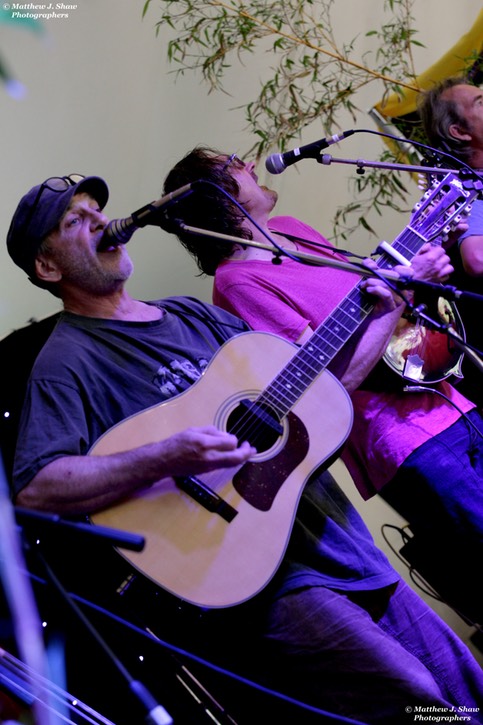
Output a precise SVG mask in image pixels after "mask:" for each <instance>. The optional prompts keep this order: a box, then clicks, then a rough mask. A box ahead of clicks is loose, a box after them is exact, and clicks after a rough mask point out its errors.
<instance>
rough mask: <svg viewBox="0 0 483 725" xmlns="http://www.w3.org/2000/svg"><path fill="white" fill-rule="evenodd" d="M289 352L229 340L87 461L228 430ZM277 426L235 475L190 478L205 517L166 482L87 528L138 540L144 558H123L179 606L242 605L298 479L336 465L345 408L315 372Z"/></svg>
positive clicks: (265, 572) (266, 337) (267, 566)
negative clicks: (206, 499) (198, 487)
mask: <svg viewBox="0 0 483 725" xmlns="http://www.w3.org/2000/svg"><path fill="white" fill-rule="evenodd" d="M296 350H297V348H295V347H294V346H293V345H292V344H291V343H289V342H287V341H285V340H283V339H282V338H279V337H277V336H275V335H271V334H269V333H262V332H248V333H243V334H241V335H238V336H236V337H234V338H232V339H231V340H229V341H228V342H226V343H225V344H224V345H223V346H222V347H221V348H220V349H219V350H218V352H217V353H216V354H215V356H214V357H213V359H212V360H211V362H210V364H209V366H208V368H207V369H206V370H205V372H204V374H203V376H202V377H201V378H200V379H199V380H198V381H197V382H196V383H195V384H194V385H193V386H192V387H191V388H190V389H189V390H187V391H185V392H184V393H182V394H180V395H178V396H176V397H174V398H172V399H171V400H169V401H166V402H164V403H161V404H159V405H156V406H154V407H151V408H148V409H147V410H145V411H143V412H141V413H139V414H137V415H134V416H132V417H130V418H128V419H126V420H124V421H122V422H121V423H119V424H118V425H116V426H114V427H113V428H111V429H110V430H109V431H107V432H106V433H105V434H104V435H103V436H102V437H101V438H100V439H99V440H98V441H97V443H96V444H95V445H94V446H93V448H92V449H91V451H90V455H106V454H111V453H115V452H119V451H125V450H128V449H131V448H135V447H137V446H140V445H143V444H146V443H150V442H154V441H157V440H159V439H163V438H167V437H169V436H171V435H173V434H175V433H177V432H180V431H182V430H185V429H186V428H187V427H189V426H205V425H211V424H213V425H215V426H217V427H218V428H220V429H222V430H228V429H229V430H231V428H230V426H229V419H230V416H231V415H233V411H235V410H237V408H238V406H239V405H240V402H241V401H242V400H246V399H250V400H254V399H255V398H257V396H258V395H259V393H260V391H262V390H263V389H264V388H265V387H266V386H267V385H268V384H269V383H270V382H271V380H272V379H273V378H274V377H275V376H276V375H277V374H278V373H279V371H280V370H281V369H282V368H283V366H284V365H286V364H287V363H288V362H289V361H290V360H291V358H292V357H293V355H294V353H295V352H296ZM324 411H325V414H324ZM280 423H281V432H280V431H279V432H278V433H277V434H276V435H275V440H273V441H272V442H271V443H270V444H269V447H268V448H267V449H266V450H262V451H260V450H259V449H257V450H258V451H259V452H258V453H257V454H256V456H254V458H252V459H251V461H249V462H248V463H247V464H245V465H244V466H243V467H241V468H240V469H231V470H227V469H225V470H219V471H213V472H210V473H209V474H203V475H202V476H197V477H195V479H196V481H201V482H202V483H203V485H204V486H208V487H209V490H210V491H211V492H214V493H215V494H216V496H217V497H219V498H220V499H221V501H222V502H223V504H222V506H221V508H220V510H218V511H211V510H209V508H207V507H206V506H205V505H204V503H203V500H201V502H200V500H198V499H197V498H196V496H193V495H191V494H190V493H189V492H186V490H185V488H184V487H183V486H180V482H179V481H178V480H176V481H175V480H174V479H171V478H167V479H163V480H161V481H158V482H157V483H156V484H154V485H153V486H151V487H150V488H147V489H145V490H143V491H141V492H140V493H139V494H138V495H137V496H134V497H132V498H130V499H128V500H124V501H121V502H120V503H119V504H117V505H115V506H113V507H110V508H109V509H106V510H104V511H100V512H97V513H96V514H94V515H93V516H92V521H93V522H94V523H95V524H101V525H103V526H111V527H115V528H119V529H123V530H126V531H130V532H134V533H141V534H143V535H144V537H145V539H146V545H145V547H144V549H143V551H141V552H139V553H136V552H121V553H122V555H123V556H124V557H125V558H127V559H128V560H129V561H130V562H131V563H132V564H133V565H134V566H135V567H136V568H137V569H139V570H140V571H141V572H142V573H143V574H145V575H146V576H148V577H149V578H150V579H152V580H153V581H154V582H156V583H157V584H159V585H160V586H161V587H163V588H164V589H166V590H168V591H169V592H171V593H172V594H174V595H176V596H177V597H179V598H181V599H184V600H186V601H188V602H191V603H192V604H195V605H198V606H201V607H229V606H232V605H235V604H239V603H241V602H243V601H245V600H247V599H249V598H251V597H252V596H254V595H255V594H256V593H258V592H259V591H261V590H262V589H263V588H264V587H265V585H266V584H267V583H268V581H269V580H270V579H271V578H272V576H273V575H274V573H275V572H276V570H277V568H278V566H279V564H280V562H281V559H282V557H283V555H284V552H285V549H286V547H287V544H288V540H289V537H290V533H291V530H292V526H293V522H294V518H295V514H296V510H297V505H298V501H299V499H300V496H301V494H302V491H303V489H304V486H305V484H306V482H307V479H308V478H309V476H310V475H311V474H312V473H313V472H314V471H315V470H316V469H317V468H318V467H319V466H320V465H321V463H323V462H325V461H328V460H330V459H332V458H333V457H335V455H336V453H337V451H338V450H339V448H340V447H341V445H342V444H343V442H344V441H345V439H346V438H347V436H348V434H349V431H350V428H351V426H352V404H351V401H350V398H349V396H348V394H347V392H346V391H345V389H344V388H343V387H342V385H341V384H340V383H339V382H338V381H337V380H336V378H334V377H333V376H332V375H331V374H330V373H329V372H327V371H324V372H323V373H322V374H320V375H319V376H318V377H317V378H316V380H315V382H313V383H312V384H311V387H310V393H309V394H303V395H302V396H301V397H300V399H299V400H298V402H297V403H296V404H295V406H294V407H293V409H292V410H291V411H290V413H289V414H288V415H287V416H286V417H285V418H284V419H283V420H282V421H280ZM227 512H228V513H227Z"/></svg>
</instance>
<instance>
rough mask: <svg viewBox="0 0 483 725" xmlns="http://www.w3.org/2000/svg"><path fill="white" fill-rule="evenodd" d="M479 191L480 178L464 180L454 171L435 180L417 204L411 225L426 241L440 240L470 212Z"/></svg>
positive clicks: (439, 241) (444, 238)
mask: <svg viewBox="0 0 483 725" xmlns="http://www.w3.org/2000/svg"><path fill="white" fill-rule="evenodd" d="M479 191H480V189H479V183H478V182H472V183H470V182H468V181H465V182H463V181H462V180H461V179H460V178H459V177H458V176H456V174H453V173H448V174H446V175H445V176H444V178H443V179H440V180H434V181H433V182H432V184H431V186H430V188H429V189H428V190H427V191H426V192H425V194H424V195H423V197H422V198H421V200H420V201H419V202H418V203H417V204H415V206H414V208H413V212H412V214H411V222H410V224H409V227H410V228H411V229H413V230H414V231H416V232H417V233H418V234H419V235H421V236H422V237H423V238H424V240H425V241H426V242H434V243H438V244H441V243H442V242H443V241H444V240H446V239H447V237H448V234H449V233H450V232H451V231H453V230H454V229H455V228H456V227H457V226H458V224H459V223H460V222H462V221H463V220H464V218H465V217H466V216H467V215H468V214H469V212H470V210H471V204H472V203H473V201H474V200H475V199H476V197H477V196H478V194H479Z"/></svg>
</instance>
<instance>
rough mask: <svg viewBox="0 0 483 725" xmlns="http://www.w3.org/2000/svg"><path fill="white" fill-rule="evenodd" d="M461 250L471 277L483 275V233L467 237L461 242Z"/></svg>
mask: <svg viewBox="0 0 483 725" xmlns="http://www.w3.org/2000/svg"><path fill="white" fill-rule="evenodd" d="M459 251H460V254H461V261H462V262H463V267H464V270H465V272H466V273H467V274H468V275H469V276H470V277H482V276H483V235H473V236H471V237H466V238H465V239H463V241H462V242H461V243H460V247H459Z"/></svg>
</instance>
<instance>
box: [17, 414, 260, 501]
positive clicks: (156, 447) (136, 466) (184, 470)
mask: <svg viewBox="0 0 483 725" xmlns="http://www.w3.org/2000/svg"><path fill="white" fill-rule="evenodd" d="M255 453H256V451H255V449H254V448H252V447H251V446H250V445H249V444H248V443H241V445H238V441H237V438H236V437H235V436H234V435H230V434H229V433H224V432H222V431H220V430H218V429H217V428H215V427H214V426H207V427H205V428H189V429H187V430H185V431H183V432H181V433H177V434H176V435H173V436H171V437H170V438H167V439H165V440H163V441H159V442H156V443H149V444H147V445H144V446H140V447H138V448H134V449H132V450H130V451H125V452H122V453H114V454H111V455H107V456H64V457H62V458H58V459H56V460H55V461H52V462H51V463H49V464H47V465H46V466H45V467H44V468H42V469H41V470H40V471H39V472H38V473H37V475H36V476H35V477H34V478H33V479H32V481H31V482H30V483H29V484H28V485H27V486H26V487H25V488H24V489H22V491H20V493H19V494H18V496H17V500H16V503H17V504H18V505H19V506H25V507H27V508H35V509H41V510H45V511H55V512H58V513H63V514H71V515H73V514H84V513H90V512H93V511H97V510H99V509H101V508H105V507H108V506H110V505H112V504H114V503H116V502H117V501H119V500H120V499H123V498H126V497H129V496H131V495H133V494H134V493H136V492H137V491H139V490H141V489H144V488H148V487H149V486H151V485H152V484H153V483H155V482H156V481H159V480H161V479H163V478H166V477H174V476H186V475H195V474H201V473H205V472H207V471H212V470H215V469H218V468H227V467H232V466H239V465H242V464H243V463H245V461H247V460H248V459H249V458H250V457H251V456H253V455H254V454H255Z"/></svg>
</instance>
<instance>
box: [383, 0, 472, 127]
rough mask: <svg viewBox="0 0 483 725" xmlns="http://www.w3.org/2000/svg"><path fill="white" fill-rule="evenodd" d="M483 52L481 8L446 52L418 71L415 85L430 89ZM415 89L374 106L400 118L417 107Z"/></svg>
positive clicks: (462, 70)
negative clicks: (469, 26)
mask: <svg viewBox="0 0 483 725" xmlns="http://www.w3.org/2000/svg"><path fill="white" fill-rule="evenodd" d="M482 52H483V10H480V13H479V15H478V17H477V18H476V20H475V22H474V24H473V26H472V28H471V29H470V30H469V31H468V32H467V33H465V35H463V36H462V37H461V38H460V39H459V40H458V42H457V43H456V44H455V45H454V46H453V47H452V48H451V49H450V50H448V52H447V53H445V54H444V55H443V56H442V57H441V58H440V59H439V60H438V61H436V63H434V64H433V65H432V66H430V67H429V68H428V69H427V70H425V71H424V72H423V73H421V75H419V76H418V77H417V78H416V79H415V81H414V85H415V86H417V87H418V88H420V89H421V90H427V89H428V88H431V86H432V85H434V84H435V83H437V82H438V81H441V80H443V79H444V78H449V77H450V76H455V75H460V74H462V73H464V72H465V70H467V69H468V66H469V65H470V66H471V64H472V61H471V59H470V60H469V61H468V59H469V58H470V57H471V56H472V57H473V61H474V60H475V59H476V57H477V56H478V55H480V54H481V53H482ZM417 96H418V94H417V93H416V91H411V90H403V91H401V95H399V94H397V93H392V94H391V95H390V96H388V97H387V98H386V99H385V100H382V101H379V103H378V104H377V105H376V106H375V109H376V110H377V111H379V113H381V114H382V115H384V116H386V117H389V118H398V117H399V116H405V115H406V114H407V113H412V112H414V111H416V99H417Z"/></svg>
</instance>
